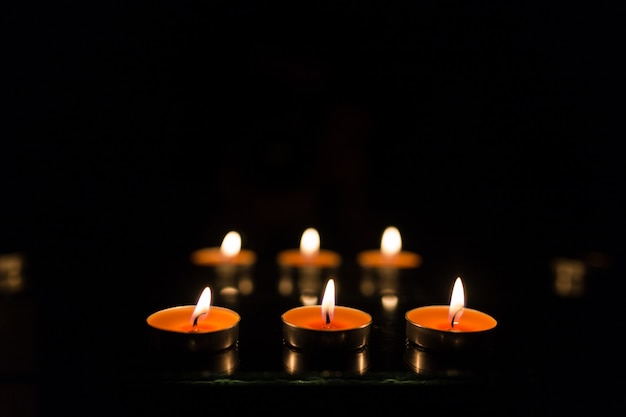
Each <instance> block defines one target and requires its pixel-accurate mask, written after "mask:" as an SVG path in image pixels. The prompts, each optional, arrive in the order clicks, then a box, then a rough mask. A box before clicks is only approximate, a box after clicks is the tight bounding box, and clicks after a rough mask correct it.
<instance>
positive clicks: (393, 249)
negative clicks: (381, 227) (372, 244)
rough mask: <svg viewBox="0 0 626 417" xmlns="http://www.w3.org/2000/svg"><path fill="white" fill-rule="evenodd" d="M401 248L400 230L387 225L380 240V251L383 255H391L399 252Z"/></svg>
mask: <svg viewBox="0 0 626 417" xmlns="http://www.w3.org/2000/svg"><path fill="white" fill-rule="evenodd" d="M401 249H402V238H401V237H400V231H399V230H398V229H397V228H396V227H394V226H389V227H387V228H386V229H385V231H384V232H383V237H382V238H381V240H380V250H381V252H382V253H383V255H385V256H392V255H395V254H397V253H398V252H400V250H401Z"/></svg>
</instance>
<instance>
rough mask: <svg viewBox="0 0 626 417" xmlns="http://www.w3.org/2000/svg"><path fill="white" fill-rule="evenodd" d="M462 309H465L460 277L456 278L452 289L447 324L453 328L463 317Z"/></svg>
mask: <svg viewBox="0 0 626 417" xmlns="http://www.w3.org/2000/svg"><path fill="white" fill-rule="evenodd" d="M463 307H465V292H464V291H463V282H461V277H457V279H456V281H454V287H453V288H452V296H451V297H450V309H449V310H448V322H450V324H451V326H452V327H454V325H455V324H457V323H458V322H459V319H460V318H461V315H463Z"/></svg>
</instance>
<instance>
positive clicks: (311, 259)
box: [277, 227, 341, 268]
mask: <svg viewBox="0 0 626 417" xmlns="http://www.w3.org/2000/svg"><path fill="white" fill-rule="evenodd" d="M277 262H278V264H279V265H280V266H283V267H300V268H301V267H316V268H335V267H338V266H339V265H340V264H341V257H340V256H339V254H338V253H337V252H334V251H331V250H322V249H320V235H319V233H318V231H317V230H316V229H314V228H312V227H310V228H308V229H306V230H305V231H304V232H303V233H302V237H301V239H300V249H299V250H298V249H287V250H284V251H281V252H279V253H278V256H277Z"/></svg>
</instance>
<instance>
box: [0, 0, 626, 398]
mask: <svg viewBox="0 0 626 417" xmlns="http://www.w3.org/2000/svg"><path fill="white" fill-rule="evenodd" d="M623 12H624V7H623V6H622V5H617V4H612V5H611V6H605V5H603V4H600V3H588V4H586V3H583V2H550V3H549V4H548V3H544V2H502V3H497V2H473V1H470V2H462V1H458V2H457V1H448V2H422V1H418V2H394V1H385V2H373V1H368V2H328V3H325V2H315V3H302V4H292V3H291V2H284V3H282V2H274V3H272V2H269V3H268V2H266V3H263V4H255V3H254V2H243V1H238V2H226V1H216V2H202V1H187V2H173V1H160V2H131V3H128V4H126V3H121V4H117V3H114V2H102V3H100V4H98V3H94V2H89V3H87V4H71V3H70V4H59V3H56V2H53V3H42V4H40V3H38V2H35V3H21V4H19V5H10V6H5V15H4V19H3V21H4V23H5V25H4V26H5V27H6V33H5V36H4V41H5V42H4V43H5V48H4V49H5V54H4V55H5V56H4V62H5V64H4V65H3V67H4V73H5V75H4V78H3V80H4V84H5V91H8V94H3V98H4V99H5V102H6V109H5V110H4V111H3V119H4V122H3V128H2V137H3V139H2V147H1V148H0V181H1V182H0V187H1V188H0V206H1V208H0V251H2V252H6V253H11V252H16V251H17V252H23V253H26V254H27V256H28V259H29V268H30V269H29V275H28V277H29V280H30V281H29V290H31V291H33V292H34V293H35V294H36V297H37V314H36V322H37V325H36V329H37V330H36V335H37V336H36V340H37V342H36V343H37V348H36V349H35V350H36V352H37V358H38V359H37V365H36V367H35V370H36V374H37V375H47V376H51V378H53V379H54V378H56V377H57V376H59V378H61V379H64V378H63V377H61V376H60V375H63V376H64V377H65V379H69V380H70V381H71V380H74V381H75V380H76V379H81V378H84V379H87V380H93V378H94V377H95V376H96V375H99V374H100V373H101V372H110V371H111V370H113V373H115V372H117V371H119V370H120V369H122V370H123V369H127V366H128V363H126V362H125V361H124V360H123V356H120V355H119V353H112V352H118V349H120V343H119V339H120V338H121V339H122V340H123V339H125V338H132V335H133V333H134V332H135V331H136V329H138V328H141V326H143V325H144V320H145V317H146V315H147V314H148V313H150V312H152V311H154V310H156V309H159V308H162V307H164V306H165V305H170V304H171V305H174V304H187V303H192V302H194V301H195V299H196V297H197V295H198V293H199V289H198V288H189V285H186V283H185V282H184V279H183V278H182V277H184V276H185V274H186V272H187V270H186V268H188V267H189V258H188V257H189V253H190V252H191V251H192V250H194V249H197V248H199V247H203V246H218V245H219V244H220V243H221V239H222V238H223V236H224V234H225V233H226V232H228V231H229V230H237V231H239V232H240V233H241V234H242V237H243V245H244V247H246V248H248V249H252V250H254V251H256V252H257V255H258V257H259V265H258V268H259V270H260V271H263V273H264V274H270V275H271V274H272V273H273V268H274V260H275V255H276V253H277V252H278V251H279V250H282V249H286V248H294V247H297V245H298V243H299V238H300V234H301V233H302V231H303V230H304V229H305V228H306V227H309V226H312V227H316V228H317V229H318V230H319V231H320V235H321V242H322V246H323V247H326V248H329V249H333V250H336V251H338V252H340V253H341V255H342V256H343V257H344V260H346V262H345V268H346V269H345V273H344V276H345V280H346V282H349V281H350V280H351V279H355V273H354V271H355V270H354V265H353V263H351V262H353V261H352V260H353V259H354V257H355V256H356V254H357V253H358V251H360V250H364V249H371V248H375V247H377V246H378V245H379V241H380V234H381V233H382V230H383V229H384V228H385V227H386V226H388V225H395V226H397V227H398V228H399V229H400V231H401V233H402V236H403V247H405V248H407V249H409V250H413V251H416V252H419V253H420V254H422V255H423V257H424V259H425V264H424V269H423V271H424V272H423V275H424V276H426V277H427V279H429V280H430V282H431V284H430V285H431V289H432V290H433V300H432V301H433V303H445V302H446V297H447V296H448V292H449V289H450V287H451V285H452V282H453V279H454V277H455V276H457V275H459V274H460V275H463V276H465V277H466V286H468V289H467V291H468V292H469V293H470V294H471V295H472V296H473V298H471V299H470V301H469V304H471V305H474V306H487V307H488V308H490V309H491V311H493V312H494V315H497V314H495V313H498V314H499V317H498V318H503V319H505V320H504V322H506V321H507V320H508V321H509V322H510V323H517V324H520V323H525V324H526V325H528V324H527V321H526V319H527V318H528V319H529V320H530V321H532V322H533V323H534V324H533V325H529V327H531V328H534V329H536V330H537V328H538V334H539V335H540V336H538V338H535V340H534V341H533V342H532V350H533V351H534V352H536V351H541V350H542V349H544V348H547V350H548V351H551V352H552V351H557V350H558V349H557V348H556V347H555V346H559V345H560V343H561V342H562V343H563V344H567V345H568V347H571V346H572V345H577V344H578V342H580V339H584V342H583V343H581V345H578V348H577V349H574V350H568V352H569V353H567V354H566V355H565V357H566V359H567V360H564V364H565V365H563V367H564V368H567V369H569V370H572V369H574V368H576V367H578V366H580V365H581V362H582V363H583V364H584V365H585V366H584V369H585V370H586V371H587V370H588V369H587V365H590V363H589V362H590V361H589V360H582V359H581V357H585V355H587V354H589V356H592V357H594V358H597V360H599V359H600V358H599V356H600V355H598V352H599V351H598V350H596V349H598V348H599V346H606V345H608V347H609V348H610V347H611V346H612V345H613V344H614V343H616V341H614V340H612V338H613V337H614V336H607V335H609V334H615V332H613V331H612V329H613V325H612V323H613V321H612V320H611V316H612V315H613V314H615V313H613V312H612V311H613V310H612V307H611V306H615V305H616V303H617V304H618V303H619V301H617V300H615V299H614V297H615V294H614V288H617V286H618V285H619V283H618V281H617V278H618V277H619V275H618V272H619V271H620V270H621V268H620V267H619V262H620V261H621V255H622V253H623V252H622V249H621V243H620V239H621V237H622V236H623V233H622V232H621V219H622V215H623V209H624V205H623V202H622V193H623V190H622V179H623V175H624V173H623V168H622V153H621V146H620V143H619V141H620V139H622V138H623V134H624V128H623V127H624V126H623V120H622V118H623V110H624V106H623V94H622V92H623V91H622V89H621V88H622V71H623V65H622V64H623V63H622V55H623V49H622V40H623V35H622V27H623V23H624V22H623ZM597 254H599V255H601V256H602V259H605V260H606V263H604V264H602V266H601V267H600V268H599V269H600V271H599V272H598V271H596V275H595V276H596V278H593V280H592V281H590V282H588V287H587V293H586V295H585V297H583V299H582V300H574V301H571V300H566V301H563V300H557V299H556V298H554V294H552V293H551V284H552V282H551V281H550V279H551V275H550V262H551V260H553V259H554V258H555V257H559V256H564V257H572V258H576V259H584V260H589V259H597V258H593V256H595V255H597ZM351 268H352V269H351ZM270 282H271V281H270ZM266 285H267V287H263V285H262V286H261V288H264V289H266V290H267V289H269V288H272V284H271V283H269V284H266ZM560 302H563V303H566V304H568V307H567V308H571V310H567V311H565V312H564V311H563V310H561V309H560V306H559V305H558V304H554V303H560ZM570 304H571V305H570ZM546 306H547V307H549V311H550V312H554V311H555V310H557V311H560V314H561V315H562V316H566V317H565V319H564V320H565V322H567V323H564V322H563V321H562V320H563V317H562V316H561V315H558V314H557V315H556V316H554V315H549V314H548V316H549V317H547V318H546V313H544V312H543V311H542V310H541V308H543V307H546ZM618 309H619V307H618ZM570 313H571V314H570ZM550 314H551V313H550ZM112 322H113V323H117V324H116V325H112V324H111V323H112ZM535 325H536V327H535ZM552 326H556V327H557V328H558V327H561V326H562V330H563V331H562V332H559V334H564V335H565V336H563V338H562V339H559V338H556V339H551V336H552V333H551V330H550V328H552ZM116 328H117V329H116ZM581 328H584V329H585V332H584V333H582V334H577V332H578V331H580V329H581ZM590 328H591V329H590ZM142 330H143V329H142ZM116 332H117V333H118V336H115V333H116ZM512 333H513V334H514V333H515V332H512ZM517 337H520V336H518V335H516V336H515V337H514V338H513V339H515V338H517ZM127 340H128V339H127ZM570 343H571V344H572V345H570ZM122 345H123V344H122ZM85 346H87V347H88V348H85ZM589 349H590V350H589ZM121 350H122V351H124V350H125V349H121ZM131 350H132V349H131ZM590 352H591V353H590ZM601 352H604V348H602V349H601ZM92 355H96V356H97V357H98V360H93V358H92V357H91V356H92ZM609 356H610V355H609ZM602 357H603V358H604V357H605V356H604V355H603V356H602ZM569 360H572V362H569ZM595 360H596V359H594V360H593V361H591V362H593V365H592V366H590V368H593V370H602V371H604V370H605V368H604V367H599V366H598V367H596V366H595ZM86 362H88V363H90V365H89V366H85V363H86ZM546 363H550V360H546ZM542 366H543V365H542ZM559 366H560V365H559ZM558 370H559V371H561V369H560V368H558ZM85 372H86V373H85ZM574 373H575V372H574ZM594 378H595V374H594ZM44 380H45V381H47V382H48V381H49V380H48V379H47V378H44ZM71 386H73V384H71ZM40 391H41V392H42V394H41V395H40V396H39V397H38V398H39V400H40V402H41V404H42V406H41V408H46V404H48V403H50V404H54V403H55V401H53V399H57V398H58V397H57V396H56V393H57V392H56V389H55V387H50V391H47V390H40ZM59 391H61V389H59ZM79 403H80V401H79ZM61 404H63V401H61Z"/></svg>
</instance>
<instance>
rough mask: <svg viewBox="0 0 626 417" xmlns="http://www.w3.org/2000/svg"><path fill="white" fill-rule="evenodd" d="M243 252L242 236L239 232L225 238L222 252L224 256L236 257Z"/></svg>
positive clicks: (229, 234)
mask: <svg viewBox="0 0 626 417" xmlns="http://www.w3.org/2000/svg"><path fill="white" fill-rule="evenodd" d="M240 250H241V236H240V235H239V233H237V232H228V233H226V236H224V240H223V241H222V246H221V247H220V251H221V252H222V255H224V256H235V255H237V254H238V253H239V251H240Z"/></svg>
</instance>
